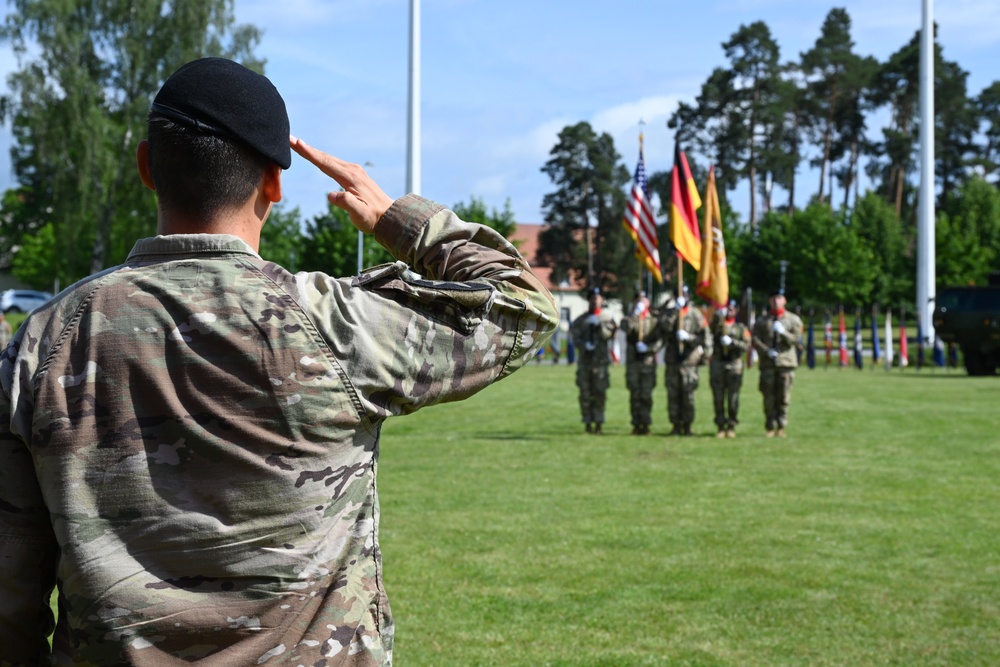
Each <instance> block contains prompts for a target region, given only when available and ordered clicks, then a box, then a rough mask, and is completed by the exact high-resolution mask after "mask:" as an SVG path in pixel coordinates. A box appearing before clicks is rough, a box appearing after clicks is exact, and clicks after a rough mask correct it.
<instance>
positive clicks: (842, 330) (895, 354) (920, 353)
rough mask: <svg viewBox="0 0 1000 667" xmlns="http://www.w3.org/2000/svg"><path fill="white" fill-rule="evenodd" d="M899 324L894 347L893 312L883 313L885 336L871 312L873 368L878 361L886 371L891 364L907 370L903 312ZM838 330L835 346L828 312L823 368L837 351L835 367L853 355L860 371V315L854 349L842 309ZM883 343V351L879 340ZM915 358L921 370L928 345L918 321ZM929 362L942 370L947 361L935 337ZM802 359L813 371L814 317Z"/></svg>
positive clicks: (857, 315)
mask: <svg viewBox="0 0 1000 667" xmlns="http://www.w3.org/2000/svg"><path fill="white" fill-rule="evenodd" d="M900 318H901V319H900V324H899V333H898V336H897V344H896V345H895V346H894V344H893V331H892V310H887V311H886V313H885V333H884V337H880V336H879V326H878V318H877V311H873V312H872V317H871V321H872V323H871V343H870V346H871V354H870V357H871V361H872V366H873V367H875V366H878V365H879V363H880V362H882V363H884V365H885V369H886V370H890V369H891V368H892V367H893V363H894V362H895V363H897V364H898V365H899V367H900V368H906V367H907V366H909V364H910V340H909V339H908V338H907V335H906V312H905V311H901V312H900ZM838 320H839V321H838V325H839V326H838V329H839V332H838V333H839V337H838V344H837V345H836V346H835V345H834V337H833V324H832V322H831V319H830V315H829V313H828V314H827V316H826V322H825V325H824V332H823V349H822V351H823V352H825V355H826V366H832V365H834V363H835V362H834V358H835V355H834V350H835V349H836V365H838V366H850V365H851V361H852V359H851V356H852V352H853V357H854V358H853V362H854V365H855V366H856V367H857V368H858V369H863V368H864V366H865V364H864V345H863V341H862V337H861V330H862V325H861V313H860V312H856V313H855V315H854V341H853V343H854V344H853V350H851V349H849V347H848V339H847V326H846V322H845V320H844V311H843V309H841V310H840V312H839V317H838ZM883 340H884V341H885V343H884V348H883V344H882V341H883ZM915 342H916V346H917V358H916V366H917V368H922V367H923V366H924V365H925V354H926V348H927V346H928V345H929V341H926V340H925V338H924V334H923V331H922V327H921V326H920V322H919V321H918V322H917V337H916V340H915ZM931 347H932V349H931V362H932V363H933V364H934V365H935V366H940V367H943V366H945V365H946V363H947V360H946V358H945V347H944V344H943V343H942V341H941V339H940V338H937V339H936V340H935V342H934V344H933V346H931ZM804 351H805V357H806V365H807V366H808V367H809V368H816V363H817V362H816V357H817V347H816V326H815V318H814V317H813V316H811V315H810V317H809V328H808V333H807V334H806V341H805V350H804ZM951 354H952V356H955V355H957V350H956V349H954V346H952V352H951ZM951 361H952V363H953V365H957V357H956V358H953V359H952V360H951Z"/></svg>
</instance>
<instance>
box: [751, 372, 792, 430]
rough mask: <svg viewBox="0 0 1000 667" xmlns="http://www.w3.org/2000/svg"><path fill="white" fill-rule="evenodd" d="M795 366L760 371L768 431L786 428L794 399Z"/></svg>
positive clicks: (765, 423)
mask: <svg viewBox="0 0 1000 667" xmlns="http://www.w3.org/2000/svg"><path fill="white" fill-rule="evenodd" d="M794 380H795V369H794V368H768V369H766V370H761V372H760V392H761V393H762V394H764V425H765V427H766V428H767V430H768V431H773V430H774V429H776V428H785V426H786V425H787V424H788V405H789V403H791V400H792V383H793V382H794Z"/></svg>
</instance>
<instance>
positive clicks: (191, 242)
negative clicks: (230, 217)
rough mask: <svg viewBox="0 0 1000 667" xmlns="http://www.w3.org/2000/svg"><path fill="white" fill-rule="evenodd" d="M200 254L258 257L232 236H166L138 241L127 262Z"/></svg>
mask: <svg viewBox="0 0 1000 667" xmlns="http://www.w3.org/2000/svg"><path fill="white" fill-rule="evenodd" d="M200 253H216V254H217V253H236V254H240V255H251V256H254V257H260V255H258V254H257V253H256V252H254V249H253V248H251V247H250V245H249V244H248V243H247V242H246V241H244V240H243V239H241V238H240V237H239V236H234V235H232V234H168V235H165V236H151V237H149V238H145V239H139V240H138V241H136V242H135V245H134V246H133V247H132V251H131V252H130V253H129V254H128V260H127V261H132V260H134V259H139V258H141V257H144V256H148V255H191V254H200Z"/></svg>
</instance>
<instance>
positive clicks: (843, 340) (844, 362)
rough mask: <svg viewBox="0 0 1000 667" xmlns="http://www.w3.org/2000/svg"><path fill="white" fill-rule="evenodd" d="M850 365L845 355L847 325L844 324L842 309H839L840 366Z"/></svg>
mask: <svg viewBox="0 0 1000 667" xmlns="http://www.w3.org/2000/svg"><path fill="white" fill-rule="evenodd" d="M849 363H850V357H849V356H848V353H847V325H846V324H845V323H844V309H843V308H841V309H840V365H841V366H846V365H847V364H849Z"/></svg>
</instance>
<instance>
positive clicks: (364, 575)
mask: <svg viewBox="0 0 1000 667" xmlns="http://www.w3.org/2000/svg"><path fill="white" fill-rule="evenodd" d="M375 235H376V238H377V239H378V241H379V242H380V243H382V244H383V245H384V246H386V248H388V249H389V250H390V252H392V254H393V255H394V256H395V257H396V258H398V259H399V260H400V261H398V262H396V263H395V264H387V265H383V266H380V267H377V268H374V269H371V270H369V271H367V272H365V273H363V274H362V275H361V276H359V277H355V278H344V279H335V278H331V277H329V276H327V275H324V274H321V273H299V274H295V275H293V274H290V273H288V272H287V271H285V270H284V269H282V268H281V267H279V266H277V265H275V264H273V263H270V262H266V261H264V260H262V259H261V258H260V257H259V256H258V255H257V254H256V253H255V252H253V251H252V249H251V248H250V246H248V245H247V244H246V243H244V242H243V241H242V240H241V239H239V238H238V237H235V236H229V235H208V234H195V235H171V236H159V237H156V238H150V239H143V240H140V241H139V242H138V243H137V244H136V245H135V247H134V249H133V250H132V252H131V254H130V255H129V257H128V259H127V260H126V262H125V264H123V265H122V266H119V267H116V268H113V269H108V270H106V271H104V272H102V273H99V274H97V275H95V276H92V277H90V278H88V279H86V280H84V281H82V282H80V283H77V284H76V285H74V286H73V287H71V288H69V289H68V290H66V291H65V292H64V293H63V294H61V295H60V296H59V297H57V298H56V299H55V300H54V301H53V302H51V303H50V304H49V305H47V306H45V307H44V308H42V309H41V310H38V311H36V312H35V313H33V314H32V315H31V317H30V318H29V319H28V320H27V321H26V322H25V324H24V325H23V326H22V327H21V329H20V330H19V331H18V333H17V335H16V336H15V338H14V341H13V343H12V345H11V346H10V347H9V348H8V349H7V350H6V352H5V353H4V355H3V357H2V359H0V387H2V391H0V663H4V664H7V663H14V664H16V663H25V664H40V663H44V664H48V661H49V657H48V655H47V654H48V652H49V648H48V645H47V643H46V639H45V637H46V635H47V633H48V632H49V631H50V629H51V624H52V616H51V613H50V612H49V591H50V590H51V588H52V587H53V585H55V583H56V582H57V581H58V583H59V607H60V613H59V623H58V627H57V628H56V630H55V643H54V646H53V648H52V651H53V652H54V654H55V662H56V663H57V664H86V665H118V664H133V665H166V664H186V662H188V661H197V660H202V659H204V660H205V661H206V664H208V663H210V664H213V665H258V664H263V665H278V664H287V665H326V666H328V667H330V666H332V665H365V666H375V665H389V664H391V660H392V638H393V621H392V615H391V613H390V610H389V604H388V600H387V598H386V594H385V590H384V588H383V584H382V563H381V554H380V551H379V540H378V529H379V504H378V497H377V495H376V487H375V476H376V468H377V461H378V452H379V432H380V428H381V425H382V423H383V422H384V421H385V419H386V418H388V417H391V416H394V415H402V414H407V413H410V412H413V411H415V410H418V409H420V408H422V407H425V406H428V405H433V404H435V403H441V402H445V401H454V400H459V399H463V398H465V397H467V396H469V395H471V394H473V393H475V392H477V391H479V390H480V389H483V388H484V387H486V386H488V385H489V384H490V383H492V382H494V381H496V380H499V379H501V378H503V377H506V376H507V375H509V374H510V373H511V372H513V371H514V370H515V369H517V368H518V367H520V366H521V365H523V364H524V363H525V362H526V361H527V360H529V359H531V358H532V356H534V354H535V351H536V350H537V349H538V347H539V346H541V345H543V344H544V343H545V341H546V339H547V338H548V337H549V335H550V334H551V332H552V330H553V328H554V327H555V324H556V320H557V316H556V311H555V306H554V304H553V302H552V298H551V296H549V295H548V293H547V292H546V290H545V288H544V287H542V286H541V284H540V283H539V282H538V280H537V279H536V278H535V276H534V275H533V274H532V273H531V272H530V271H529V269H528V265H527V263H526V262H525V261H524V260H523V259H522V258H521V257H520V256H519V255H518V253H517V251H516V250H515V249H514V247H513V246H512V245H511V244H510V243H508V242H507V241H506V240H504V239H503V238H501V237H500V236H499V235H497V234H496V233H495V232H493V231H492V230H489V229H487V228H485V227H482V226H479V225H472V224H467V223H464V222H461V221H459V220H458V219H457V218H456V217H455V216H454V214H453V213H451V212H450V211H447V210H445V209H443V208H442V207H440V206H438V205H436V204H434V203H432V202H429V201H427V200H424V199H420V198H418V197H416V196H413V195H408V196H406V197H404V198H402V199H400V200H397V201H396V202H395V203H394V204H393V205H392V207H391V208H390V209H389V210H388V211H387V212H386V214H385V215H384V216H383V217H382V219H381V220H380V221H379V223H378V225H377V226H376V229H375ZM406 263H408V264H409V265H411V266H412V267H413V269H414V270H415V271H417V272H419V273H420V274H421V275H422V276H423V277H419V276H417V275H416V274H414V273H412V272H410V271H409V270H408V269H407V266H406Z"/></svg>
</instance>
